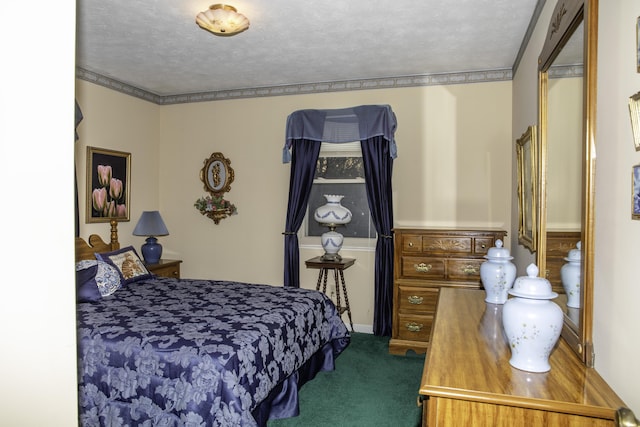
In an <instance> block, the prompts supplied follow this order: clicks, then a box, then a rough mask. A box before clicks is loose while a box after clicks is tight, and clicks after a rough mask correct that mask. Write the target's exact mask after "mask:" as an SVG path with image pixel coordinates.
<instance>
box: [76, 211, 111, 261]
mask: <svg viewBox="0 0 640 427" xmlns="http://www.w3.org/2000/svg"><path fill="white" fill-rule="evenodd" d="M116 249H120V243H119V242H118V221H116V220H115V219H112V220H111V236H110V242H109V243H105V242H104V240H102V238H101V237H100V236H98V235H97V234H92V235H91V236H89V243H87V242H86V241H85V240H84V239H83V238H82V237H76V262H77V261H80V260H83V259H96V257H95V255H94V254H95V253H96V252H110V251H115V250H116Z"/></svg>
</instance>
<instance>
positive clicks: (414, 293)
mask: <svg viewBox="0 0 640 427" xmlns="http://www.w3.org/2000/svg"><path fill="white" fill-rule="evenodd" d="M398 291H399V292H398V297H399V300H398V308H399V310H400V312H401V313H416V314H430V315H432V314H433V313H435V311H436V304H437V303H438V292H439V289H438V288H416V287H413V286H402V285H400V286H398Z"/></svg>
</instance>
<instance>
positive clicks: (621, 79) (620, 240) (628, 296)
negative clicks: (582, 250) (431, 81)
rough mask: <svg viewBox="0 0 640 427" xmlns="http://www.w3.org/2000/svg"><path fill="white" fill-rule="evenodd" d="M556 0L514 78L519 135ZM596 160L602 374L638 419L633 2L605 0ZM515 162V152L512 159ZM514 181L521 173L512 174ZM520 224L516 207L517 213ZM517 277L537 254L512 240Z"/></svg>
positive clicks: (636, 8) (639, 290) (532, 119)
mask: <svg viewBox="0 0 640 427" xmlns="http://www.w3.org/2000/svg"><path fill="white" fill-rule="evenodd" d="M555 3H556V2H553V1H552V2H547V3H546V4H545V7H544V10H543V11H542V14H541V16H540V19H539V21H538V25H537V27H536V28H535V31H534V32H533V34H532V37H531V41H530V43H529V45H528V47H527V50H526V52H525V54H524V57H523V61H522V62H521V64H520V67H519V68H518V71H517V74H516V75H515V76H514V79H513V137H514V139H515V138H517V137H519V135H520V134H521V132H522V130H523V129H526V126H528V125H529V124H534V123H537V71H536V70H537V57H538V55H539V54H540V51H541V49H542V44H543V38H544V35H545V33H546V31H547V26H548V23H549V22H550V19H551V13H552V11H553V8H554V7H555ZM599 12H600V17H599V21H600V24H599V31H598V32H599V34H598V38H599V48H598V56H599V57H598V95H597V96H598V109H597V124H596V127H597V135H596V144H597V160H596V198H595V203H596V220H595V224H596V225H595V228H596V238H595V297H594V323H593V343H594V350H595V367H596V370H597V371H598V372H599V373H600V374H601V375H602V376H603V377H604V378H605V380H606V381H607V382H608V383H609V384H610V385H611V386H612V387H613V388H614V390H616V392H617V393H618V394H619V396H620V397H621V398H622V399H623V400H624V401H625V402H626V403H627V405H628V406H629V407H630V408H631V409H633V410H634V411H635V413H636V416H638V415H640V395H639V394H638V384H640V365H639V364H638V362H637V355H638V354H639V353H640V339H639V335H638V332H637V328H635V325H636V324H637V314H636V313H637V308H636V305H637V303H638V301H640V287H638V275H637V273H636V270H637V268H636V265H637V263H638V260H637V251H635V250H634V249H633V248H635V247H636V246H637V241H638V233H639V231H640V222H638V221H632V220H631V217H630V212H631V167H632V165H634V164H638V163H640V153H638V152H635V150H634V148H633V142H632V137H631V128H630V123H629V112H628V109H627V100H628V97H629V96H631V95H632V94H634V93H635V92H637V91H638V88H639V87H640V75H638V74H637V72H636V27H635V25H636V19H637V17H638V16H640V4H638V3H637V2H636V1H634V0H620V1H615V2H611V1H606V0H601V1H600V9H599ZM513 159H514V161H515V149H514V154H513ZM513 179H514V182H515V174H514V175H513ZM512 222H513V224H517V208H516V206H515V204H514V206H513V207H512ZM511 237H512V245H513V247H514V249H513V250H512V253H513V254H515V255H514V256H515V259H514V262H516V263H517V264H518V267H519V271H521V270H520V269H521V268H524V266H526V263H527V262H533V261H535V258H534V257H533V255H531V254H530V253H529V251H528V250H526V249H525V248H524V247H522V246H518V245H517V234H516V233H515V232H514V233H513V234H512V235H511ZM514 239H515V240H514Z"/></svg>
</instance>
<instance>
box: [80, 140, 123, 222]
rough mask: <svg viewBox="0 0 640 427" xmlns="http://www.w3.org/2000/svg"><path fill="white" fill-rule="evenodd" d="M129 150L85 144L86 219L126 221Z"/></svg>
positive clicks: (92, 220) (89, 220)
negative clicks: (126, 151) (120, 150)
mask: <svg viewBox="0 0 640 427" xmlns="http://www.w3.org/2000/svg"><path fill="white" fill-rule="evenodd" d="M130 158H131V155H130V154H129V153H122V152H119V151H113V150H105V149H101V148H95V147H88V155H87V174H88V181H87V185H88V188H87V190H88V191H87V197H88V200H87V222H103V221H109V220H111V219H117V220H119V221H128V220H129V173H130Z"/></svg>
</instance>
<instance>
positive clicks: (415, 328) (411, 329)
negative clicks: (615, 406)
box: [407, 322, 424, 332]
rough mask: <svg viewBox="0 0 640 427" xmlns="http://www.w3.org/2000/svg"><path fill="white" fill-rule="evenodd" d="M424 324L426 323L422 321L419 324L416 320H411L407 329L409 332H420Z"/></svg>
mask: <svg viewBox="0 0 640 427" xmlns="http://www.w3.org/2000/svg"><path fill="white" fill-rule="evenodd" d="M423 326H424V325H423V324H422V323H421V324H419V325H418V324H417V323H416V322H411V323H407V330H408V331H409V332H420V331H421V330H422V327H423Z"/></svg>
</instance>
